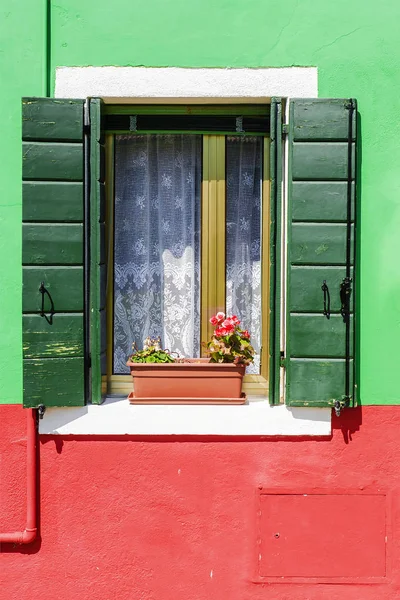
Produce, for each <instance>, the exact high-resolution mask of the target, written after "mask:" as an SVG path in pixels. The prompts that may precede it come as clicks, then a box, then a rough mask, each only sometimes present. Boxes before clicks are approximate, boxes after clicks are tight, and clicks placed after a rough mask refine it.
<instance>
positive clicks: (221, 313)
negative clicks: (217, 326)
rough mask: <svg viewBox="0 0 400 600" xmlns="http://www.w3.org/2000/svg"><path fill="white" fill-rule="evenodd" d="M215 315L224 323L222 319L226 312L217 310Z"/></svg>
mask: <svg viewBox="0 0 400 600" xmlns="http://www.w3.org/2000/svg"><path fill="white" fill-rule="evenodd" d="M215 316H216V318H217V319H218V322H219V323H222V321H223V320H224V319H225V313H223V312H217V314H216V315H215Z"/></svg>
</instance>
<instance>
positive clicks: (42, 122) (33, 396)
mask: <svg viewBox="0 0 400 600" xmlns="http://www.w3.org/2000/svg"><path fill="white" fill-rule="evenodd" d="M84 105H85V103H84V101H83V100H64V99H50V98H24V99H23V101H22V139H23V167H22V175H23V245H22V255H23V258H22V262H23V358H24V368H23V372H24V396H23V402H24V406H30V407H36V406H38V405H40V404H43V405H45V406H80V405H82V404H84V403H85V401H86V400H91V399H92V395H91V387H90V380H91V379H93V378H94V377H95V376H94V374H93V375H92V377H90V373H89V369H90V362H91V353H92V348H91V338H90V335H89V328H90V327H89V315H90V313H91V311H90V303H89V297H90V290H89V281H91V279H90V273H91V272H92V270H93V269H95V268H96V266H95V265H96V264H97V260H94V259H92V257H91V255H90V252H89V251H90V239H91V237H90V235H91V233H90V232H89V223H90V202H89V194H88V190H89V186H90V180H89V178H88V176H89V173H90V169H92V170H95V169H94V166H93V162H95V161H97V160H98V161H99V163H100V159H99V158H98V157H97V155H95V154H94V155H93V157H92V165H91V166H90V164H89V162H88V160H89V153H90V146H89V143H90V140H88V136H89V134H88V133H87V131H88V128H86V133H85V123H84V113H85V110H84ZM99 118H100V116H99V114H96V115H95V117H94V120H95V121H96V119H98V120H99ZM87 125H88V123H87ZM95 125H96V123H95ZM92 129H93V123H92ZM85 173H86V175H87V176H86V177H85ZM99 180H100V177H99ZM85 199H86V201H85ZM91 200H92V203H93V202H97V196H96V195H95V194H94V195H93V197H92V198H91ZM99 221H100V220H99ZM93 229H94V230H96V232H97V230H98V229H100V222H98V223H97V224H96V225H94V226H93ZM89 233H90V235H89ZM100 239H101V238H100V236H99V240H100ZM99 244H100V241H99ZM91 262H93V265H92V268H91ZM93 279H95V278H94V277H93ZM42 308H43V311H42ZM95 318H96V316H94V317H93V321H94V320H95ZM99 331H100V328H99ZM95 351H96V352H98V351H99V349H98V347H97V346H95ZM93 362H94V364H95V368H97V362H96V361H92V363H93ZM96 399H97V400H98V396H96Z"/></svg>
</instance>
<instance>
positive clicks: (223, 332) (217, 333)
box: [214, 327, 229, 337]
mask: <svg viewBox="0 0 400 600" xmlns="http://www.w3.org/2000/svg"><path fill="white" fill-rule="evenodd" d="M228 333H229V332H228V331H227V330H226V329H225V327H218V329H216V330H215V332H214V335H215V336H216V337H224V336H225V335H228Z"/></svg>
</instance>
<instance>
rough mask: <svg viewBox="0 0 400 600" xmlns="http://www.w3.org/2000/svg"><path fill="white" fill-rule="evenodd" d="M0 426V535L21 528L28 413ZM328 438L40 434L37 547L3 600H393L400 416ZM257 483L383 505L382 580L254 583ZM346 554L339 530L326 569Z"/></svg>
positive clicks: (351, 424) (2, 560) (399, 523)
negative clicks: (373, 499) (366, 497)
mask: <svg viewBox="0 0 400 600" xmlns="http://www.w3.org/2000/svg"><path fill="white" fill-rule="evenodd" d="M0 421H1V427H2V436H1V438H0V452H1V456H2V463H1V465H2V466H1V468H2V471H1V489H2V493H1V496H0V515H1V521H0V524H1V528H2V529H3V530H6V529H7V530H10V529H16V528H22V527H23V526H24V523H25V515H24V500H25V416H24V414H23V409H22V408H21V407H19V406H15V407H2V408H1V409H0ZM333 426H334V429H333V435H332V437H331V438H330V437H329V438H319V439H308V440H307V439H306V438H300V440H296V441H292V440H290V439H277V438H275V439H272V438H270V439H265V440H260V439H256V440H251V439H247V440H246V439H245V440H243V439H242V440H237V439H236V440H235V439H231V440H226V439H225V440H221V439H220V440H218V439H217V440H215V439H212V438H211V439H208V440H207V439H202V440H187V439H186V440H185V439H184V438H179V437H178V438H173V440H172V439H171V437H169V438H168V437H167V438H161V439H157V438H155V439H154V438H153V439H151V438H142V439H140V438H139V439H138V438H130V437H128V438H126V437H125V438H121V437H115V438H107V439H102V438H95V439H93V438H85V437H83V438H82V437H81V436H80V437H78V438H73V437H72V438H68V437H64V438H62V437H51V436H42V437H41V440H40V455H41V458H40V469H41V475H40V488H41V491H40V514H41V516H40V538H39V539H38V541H37V542H35V543H34V544H33V545H32V546H26V547H25V548H22V549H20V548H14V549H13V548H8V547H7V548H6V547H5V546H3V548H2V550H3V553H2V554H1V555H0V573H1V586H0V598H1V600H19V599H21V598H29V599H31V598H32V599H36V598H43V599H47V598H49V599H50V598H51V599H54V598H57V599H58V600H75V599H77V598H84V599H85V600H92V599H93V600H113V599H117V598H118V599H120V600H136V599H138V600H139V599H140V600H170V599H171V600H172V599H174V600H176V599H182V600H222V599H224V600H225V599H226V600H247V599H248V600H250V599H251V600H261V599H264V598H268V600H289V599H290V600H314V599H315V600H361V599H362V600H376V598H380V599H381V600H397V599H398V598H400V569H399V562H400V496H399V489H400V471H399V468H398V466H399V463H400V445H399V443H398V431H399V427H400V408H399V407H365V408H363V409H362V410H361V409H355V410H354V411H347V413H346V414H344V415H343V417H341V419H340V420H337V419H335V418H334V421H333ZM260 485H262V486H263V487H264V488H266V489H269V490H274V489H277V488H278V489H282V488H286V489H290V490H291V491H292V492H296V493H299V494H303V493H305V492H310V491H312V490H314V489H324V490H327V491H328V490H329V491H331V492H332V491H333V490H337V491H338V490H342V491H343V490H344V491H347V492H349V493H351V492H352V491H353V492H354V491H357V492H360V490H361V488H362V491H363V492H364V493H365V492H372V493H373V492H377V491H380V492H381V493H384V494H386V495H387V512H386V516H385V518H386V526H385V527H386V535H387V544H386V546H387V548H386V551H385V550H383V552H384V553H385V554H386V556H382V554H381V553H380V555H379V558H380V560H381V562H382V561H383V562H384V563H385V572H386V576H384V577H383V580H382V582H381V583H375V584H371V585H367V584H365V583H364V584H358V583H357V578H355V579H354V580H353V583H352V584H349V583H347V584H341V585H333V584H322V585H316V584H310V583H304V582H301V583H296V584H289V583H264V584H263V583H256V582H255V578H256V574H257V571H258V568H257V553H258V551H259V550H258V549H259V546H258V544H257V539H258V536H259V531H258V529H257V522H258V515H257V511H258V509H259V505H258V503H257V494H258V491H259V490H258V488H259V486H260ZM356 508H358V507H357V505H356ZM359 510H360V511H361V513H362V511H363V504H362V503H361V502H360V507H359ZM291 516H292V517H295V518H296V519H298V521H299V523H301V521H302V519H303V517H304V515H302V514H301V513H299V514H296V515H291ZM358 518H360V515H359V516H358ZM376 518H382V515H377V516H376ZM368 519H370V515H368V514H364V513H362V515H361V518H360V521H361V522H363V521H365V528H367V529H368V526H369V522H368ZM343 520H346V515H345V514H344V515H343ZM267 521H268V519H267ZM339 523H340V520H339ZM371 528H372V527H371ZM310 533H311V532H310ZM352 535H354V532H353V534H352ZM367 538H368V535H367ZM349 543H351V544H352V543H354V540H350V539H346V532H344V535H343V531H338V535H337V539H335V540H334V541H333V543H332V545H331V546H329V547H326V548H325V549H324V551H323V552H322V554H323V556H322V557H321V556H319V557H318V560H319V562H321V560H322V561H323V560H326V561H328V560H329V561H330V560H331V557H332V555H335V554H337V555H339V553H341V552H346V545H347V544H349ZM311 550H312V549H311ZM360 550H361V548H360ZM299 551H300V550H299ZM371 552H372V553H373V552H375V549H374V548H371ZM311 554H312V551H311ZM338 560H339V562H340V559H338ZM359 560H360V559H359V556H358V555H357V554H354V556H352V557H351V560H350V561H349V562H350V563H351V565H350V569H349V570H350V572H357V570H358V569H359V567H360V565H359ZM300 561H302V562H303V563H304V556H303V557H300V556H299V562H300ZM342 562H343V561H342ZM361 567H362V565H361ZM311 568H312V565H311ZM326 568H327V570H330V565H329V562H326Z"/></svg>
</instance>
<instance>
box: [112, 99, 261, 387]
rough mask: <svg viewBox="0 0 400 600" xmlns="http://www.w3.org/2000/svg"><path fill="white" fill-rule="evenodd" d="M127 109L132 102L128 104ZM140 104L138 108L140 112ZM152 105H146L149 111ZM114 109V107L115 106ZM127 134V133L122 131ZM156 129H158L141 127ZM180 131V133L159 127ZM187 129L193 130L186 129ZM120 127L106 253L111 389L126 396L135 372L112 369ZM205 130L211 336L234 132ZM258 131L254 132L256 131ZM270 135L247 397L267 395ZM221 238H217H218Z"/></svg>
mask: <svg viewBox="0 0 400 600" xmlns="http://www.w3.org/2000/svg"><path fill="white" fill-rule="evenodd" d="M123 108H124V110H127V107H123ZM136 109H137V107H135V111H136ZM148 109H149V107H147V110H148ZM114 110H115V109H114ZM118 133H122V132H118ZM145 133H156V132H153V131H152V132H150V131H149V132H147V131H146V132H140V134H145ZM157 133H179V132H172V131H171V132H157ZM185 133H188V134H189V133H190V132H189V131H186V132H185ZM116 134H117V132H115V131H112V132H111V131H107V132H106V136H105V147H106V255H107V282H108V283H107V391H108V394H112V395H114V394H115V395H120V394H121V395H126V394H127V393H129V392H130V391H131V389H132V378H131V376H130V375H116V374H114V373H113V328H114V308H113V307H114V252H113V249H114V139H115V135H116ZM196 134H199V135H202V142H203V143H202V182H201V292H200V294H201V296H200V297H201V300H200V315H201V318H200V340H201V342H206V341H207V340H209V338H210V336H211V334H212V332H213V327H212V325H211V324H210V323H209V318H210V316H211V315H212V314H214V312H215V311H218V310H225V295H226V279H225V271H226V265H225V240H226V226H225V212H226V211H225V206H226V181H225V172H226V159H225V147H226V137H227V136H228V135H235V133H234V132H232V133H225V132H224V133H215V132H214V133H212V134H210V133H208V132H207V133H206V132H201V133H200V132H196ZM251 135H253V134H251ZM270 189H271V181H270V138H269V137H267V135H266V136H264V135H263V179H262V204H261V206H262V215H261V219H262V224H263V225H262V241H261V297H262V303H261V319H262V321H261V331H262V344H261V349H260V355H261V356H260V363H261V366H260V374H257V375H256V374H252V375H246V376H245V378H244V382H243V389H244V391H245V393H246V394H247V395H248V396H268V370H269V360H268V357H269V350H268V340H269V322H270V260H269V246H270ZM217 241H218V242H217Z"/></svg>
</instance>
